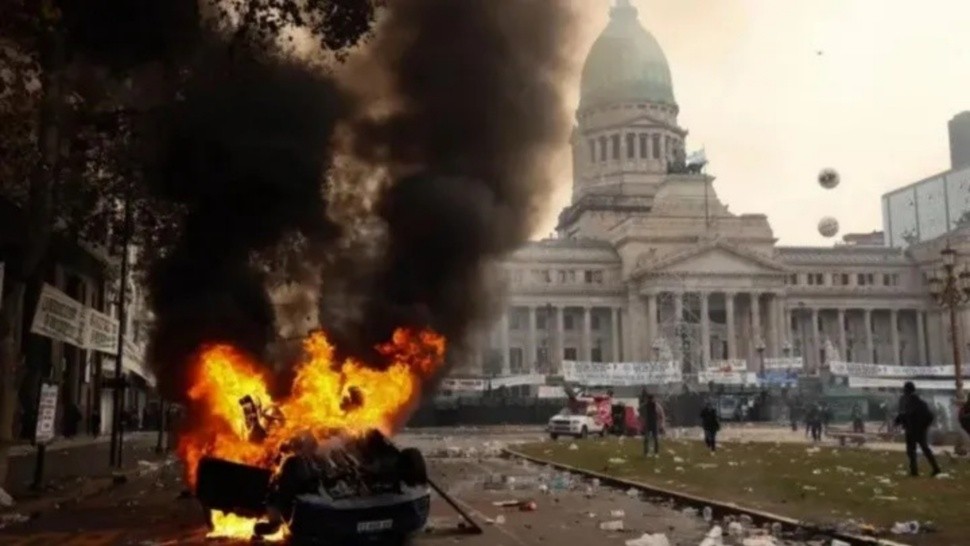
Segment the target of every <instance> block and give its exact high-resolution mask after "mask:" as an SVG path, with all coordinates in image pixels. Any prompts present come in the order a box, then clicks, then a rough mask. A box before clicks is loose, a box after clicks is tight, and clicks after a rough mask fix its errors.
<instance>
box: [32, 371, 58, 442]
mask: <svg viewBox="0 0 970 546" xmlns="http://www.w3.org/2000/svg"><path fill="white" fill-rule="evenodd" d="M56 416H57V385H54V384H52V383H43V384H41V386H40V400H39V401H38V403H37V428H36V429H35V430H34V443H37V444H46V443H47V442H50V441H51V440H53V439H54V418H55V417H56Z"/></svg>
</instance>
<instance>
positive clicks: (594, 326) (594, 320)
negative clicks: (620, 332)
mask: <svg viewBox="0 0 970 546" xmlns="http://www.w3.org/2000/svg"><path fill="white" fill-rule="evenodd" d="M589 327H590V329H591V330H599V329H600V317H599V315H597V314H595V313H593V312H590V314H589Z"/></svg>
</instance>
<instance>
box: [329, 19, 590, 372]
mask: <svg viewBox="0 0 970 546" xmlns="http://www.w3.org/2000/svg"><path fill="white" fill-rule="evenodd" d="M390 6H391V7H390V12H389V13H388V14H387V17H386V19H385V20H384V21H383V22H382V23H383V24H382V25H381V26H380V27H379V28H378V33H377V38H376V40H375V42H374V43H373V44H372V47H371V48H369V49H368V50H367V52H366V55H367V59H366V61H364V62H363V63H362V64H363V66H362V67H358V66H356V65H354V64H351V66H350V68H351V70H353V69H356V68H361V70H360V73H363V74H366V75H367V77H368V78H369V79H371V80H378V81H381V82H386V84H387V87H388V88H389V91H388V92H387V94H389V98H388V100H387V101H386V102H387V103H388V104H390V105H392V106H391V109H392V110H391V113H390V114H387V115H383V116H372V117H369V118H367V119H362V120H358V122H357V123H356V124H355V126H354V130H353V131H352V133H353V138H354V152H355V154H356V155H357V156H358V157H361V158H363V160H364V161H368V162H371V163H373V164H379V165H382V166H385V167H388V168H389V169H390V172H391V173H392V177H393V181H392V184H391V185H390V189H389V190H388V191H386V192H385V193H384V194H383V195H382V196H381V199H380V201H379V205H378V214H379V216H380V217H381V218H382V219H383V220H384V221H385V222H386V227H387V237H386V241H385V242H384V244H385V246H384V254H383V256H382V260H381V262H380V264H379V265H378V267H377V268H376V270H371V271H368V272H369V273H371V275H369V276H364V277H359V278H360V279H362V280H361V282H360V283H359V284H358V287H357V291H358V292H359V294H360V295H361V298H360V299H358V300H357V301H358V302H359V303H360V304H361V305H362V306H363V309H362V312H361V313H360V314H359V315H358V316H359V317H360V319H359V320H353V321H347V320H344V317H345V315H341V314H338V313H336V312H335V310H334V309H333V308H330V307H329V304H330V302H331V301H333V300H332V297H328V295H327V294H326V293H325V294H324V296H325V297H324V298H323V299H322V310H321V316H322V317H324V320H325V322H326V324H325V326H326V329H327V330H328V331H330V332H331V335H332V336H334V337H335V338H336V340H337V346H338V348H339V349H341V350H344V351H349V352H352V353H355V354H357V355H364V356H366V355H367V353H368V350H369V349H370V348H371V347H373V346H374V345H375V344H376V343H379V342H380V341H382V340H384V339H386V338H387V337H388V336H389V335H390V333H391V331H392V330H393V328H395V327H397V326H401V325H416V326H430V327H432V328H434V329H435V330H437V331H439V332H441V333H443V334H444V335H445V336H446V337H447V338H448V339H449V340H450V341H451V342H453V343H459V344H460V343H462V342H463V341H464V340H465V339H466V337H467V335H468V333H469V330H470V329H471V328H472V327H474V326H475V325H476V323H480V322H483V321H484V320H485V319H487V318H488V317H489V316H490V313H491V311H493V310H494V308H495V306H496V304H497V302H498V301H499V300H500V294H497V293H495V292H494V290H493V287H494V286H495V283H494V282H490V278H489V277H490V275H489V273H490V268H489V266H490V265H492V264H494V263H495V262H496V261H497V259H499V258H501V257H503V256H504V255H506V254H507V253H509V252H511V251H513V250H515V249H516V248H517V247H518V246H520V245H521V244H522V243H524V242H525V241H526V240H527V239H528V237H529V236H530V235H531V233H532V232H533V230H534V229H535V227H536V225H535V222H536V219H537V216H538V214H537V213H538V212H539V211H540V209H541V208H542V207H543V206H544V205H545V203H546V201H547V199H548V197H549V194H550V192H551V186H552V181H551V180H550V179H549V177H548V175H547V173H546V166H547V165H546V163H545V162H546V161H547V160H548V159H549V154H550V152H551V151H552V150H553V149H554V148H555V147H557V146H561V145H563V144H564V143H565V142H566V138H567V130H568V125H567V124H566V121H567V120H565V119H563V115H562V112H563V111H564V109H563V104H562V96H561V82H562V81H563V80H564V79H565V71H566V67H567V62H566V59H565V57H564V54H563V53H564V51H566V47H565V45H566V44H567V42H568V40H569V30H570V27H571V13H570V12H569V11H568V10H567V9H565V8H564V7H563V4H562V3H561V2H556V1H553V0H461V1H443V0H397V1H395V2H392V3H390ZM375 75H378V77H377V78H375ZM353 77H354V74H351V75H350V76H349V78H350V79H353ZM354 83H355V84H358V86H359V82H354ZM326 281H327V279H326V278H324V284H325V285H326ZM328 319H329V320H328Z"/></svg>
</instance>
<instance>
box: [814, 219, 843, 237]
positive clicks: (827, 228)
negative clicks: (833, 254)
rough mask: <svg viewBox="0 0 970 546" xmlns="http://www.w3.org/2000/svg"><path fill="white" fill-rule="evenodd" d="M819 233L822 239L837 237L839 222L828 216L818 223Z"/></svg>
mask: <svg viewBox="0 0 970 546" xmlns="http://www.w3.org/2000/svg"><path fill="white" fill-rule="evenodd" d="M818 232H819V233H820V234H821V235H822V237H835V236H836V235H838V233H839V221H838V220H836V219H835V218H832V217H831V216H826V217H825V218H822V219H821V220H819V222H818Z"/></svg>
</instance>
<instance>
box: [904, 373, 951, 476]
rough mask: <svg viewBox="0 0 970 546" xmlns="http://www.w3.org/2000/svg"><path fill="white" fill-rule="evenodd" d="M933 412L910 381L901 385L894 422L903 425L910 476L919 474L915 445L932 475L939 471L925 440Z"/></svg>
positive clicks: (931, 422)
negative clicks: (928, 463)
mask: <svg viewBox="0 0 970 546" xmlns="http://www.w3.org/2000/svg"><path fill="white" fill-rule="evenodd" d="M933 419H934V416H933V412H932V411H930V407H929V406H928V405H926V402H925V401H923V399H922V398H920V397H919V395H918V394H916V385H913V382H912V381H907V382H906V383H905V384H904V385H903V395H902V396H901V397H900V398H899V413H898V414H897V415H896V421H895V424H896V425H899V426H901V427H903V430H905V431H906V456H907V457H908V458H909V473H910V475H911V476H919V469H918V468H917V465H916V446H919V448H920V449H921V450H922V451H923V455H924V456H925V457H926V460H927V461H929V462H930V467H931V468H932V469H933V475H934V476H936V475H937V474H939V473H940V466H939V465H938V464H936V457H934V456H933V451H932V450H931V449H930V446H929V444H928V443H927V442H926V433H927V432H928V431H929V429H930V425H932V424H933Z"/></svg>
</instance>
